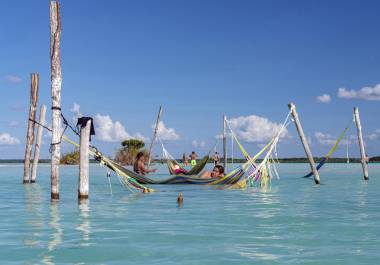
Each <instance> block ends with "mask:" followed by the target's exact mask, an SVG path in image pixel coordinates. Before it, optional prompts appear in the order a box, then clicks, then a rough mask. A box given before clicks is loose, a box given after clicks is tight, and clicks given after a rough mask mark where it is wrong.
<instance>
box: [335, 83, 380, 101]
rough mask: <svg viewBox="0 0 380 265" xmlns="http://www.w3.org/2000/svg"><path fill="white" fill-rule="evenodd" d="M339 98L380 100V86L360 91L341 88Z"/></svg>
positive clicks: (364, 88)
mask: <svg viewBox="0 0 380 265" xmlns="http://www.w3.org/2000/svg"><path fill="white" fill-rule="evenodd" d="M338 97H340V98H345V99H364V100H380V84H377V85H375V86H374V87H363V88H361V89H359V90H354V89H351V90H348V89H346V88H343V87H342V88H339V90H338Z"/></svg>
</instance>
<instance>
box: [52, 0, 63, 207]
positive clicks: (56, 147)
mask: <svg viewBox="0 0 380 265" xmlns="http://www.w3.org/2000/svg"><path fill="white" fill-rule="evenodd" d="M60 42H61V18H60V12H59V3H58V1H51V2H50V61H51V99H52V140H51V143H52V145H51V151H52V152H51V199H53V200H58V199H59V161H60V157H61V147H60V142H61V139H60V138H61V87H62V70H61V55H60Z"/></svg>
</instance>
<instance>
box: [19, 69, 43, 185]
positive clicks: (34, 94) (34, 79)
mask: <svg viewBox="0 0 380 265" xmlns="http://www.w3.org/2000/svg"><path fill="white" fill-rule="evenodd" d="M30 76H31V85H30V107H29V121H28V131H27V135H26V146H25V157H24V176H23V181H22V182H23V183H24V184H25V183H29V173H30V158H31V157H32V148H33V142H34V120H35V119H36V110H37V100H38V86H39V76H38V74H35V73H33V74H31V75H30Z"/></svg>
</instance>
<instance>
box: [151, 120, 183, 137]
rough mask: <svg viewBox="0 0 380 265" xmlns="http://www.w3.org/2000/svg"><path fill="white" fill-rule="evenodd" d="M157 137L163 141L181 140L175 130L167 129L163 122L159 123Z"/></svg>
mask: <svg viewBox="0 0 380 265" xmlns="http://www.w3.org/2000/svg"><path fill="white" fill-rule="evenodd" d="M157 135H158V137H160V139H161V140H169V141H175V140H178V139H179V138H180V136H179V135H178V134H177V133H176V132H175V130H174V129H173V128H166V126H165V124H164V122H162V121H160V122H159V123H158V131H157Z"/></svg>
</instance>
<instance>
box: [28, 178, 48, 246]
mask: <svg viewBox="0 0 380 265" xmlns="http://www.w3.org/2000/svg"><path fill="white" fill-rule="evenodd" d="M24 191H25V193H24V194H25V197H24V198H25V207H26V212H27V215H28V217H27V222H26V223H27V224H28V225H29V226H30V228H31V231H32V232H31V233H30V234H29V237H28V238H26V239H25V240H24V244H25V246H27V247H30V248H34V247H40V246H41V245H42V242H41V239H42V230H43V228H44V217H43V203H42V199H43V196H42V189H41V186H40V185H39V184H33V185H24Z"/></svg>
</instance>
